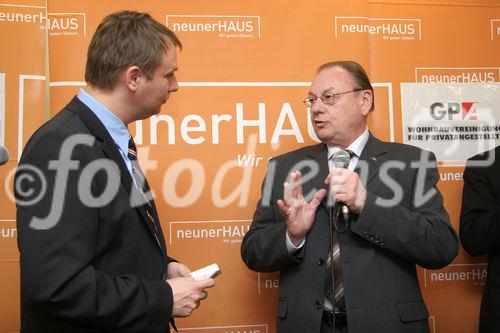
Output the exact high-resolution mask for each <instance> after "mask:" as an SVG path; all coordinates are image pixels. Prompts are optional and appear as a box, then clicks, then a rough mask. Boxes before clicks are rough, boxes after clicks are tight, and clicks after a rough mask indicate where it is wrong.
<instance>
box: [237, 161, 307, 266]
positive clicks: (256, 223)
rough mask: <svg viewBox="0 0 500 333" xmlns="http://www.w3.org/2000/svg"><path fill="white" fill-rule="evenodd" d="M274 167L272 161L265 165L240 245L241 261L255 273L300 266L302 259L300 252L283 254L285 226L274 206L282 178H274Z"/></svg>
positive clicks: (284, 248) (285, 252) (279, 195)
mask: <svg viewBox="0 0 500 333" xmlns="http://www.w3.org/2000/svg"><path fill="white" fill-rule="evenodd" d="M276 163H277V162H276V160H271V161H270V162H269V168H268V170H267V174H266V177H265V179H264V182H263V183H262V188H261V198H260V200H259V202H258V203H257V209H256V210H255V213H254V216H253V220H252V225H251V226H250V230H249V231H248V232H247V233H246V234H245V237H244V238H243V242H242V244H241V257H242V259H243V261H244V262H245V264H246V265H247V267H248V268H250V269H252V270H254V271H258V272H277V271H281V270H284V269H286V268H287V267H290V266H293V265H298V264H300V263H301V260H302V258H303V251H304V249H303V248H302V249H300V250H298V252H297V253H295V254H293V255H290V254H289V253H288V250H287V246H286V224H285V222H284V220H283V218H282V216H281V214H280V213H279V211H278V208H277V205H276V201H277V200H278V199H280V198H281V197H282V196H281V194H282V193H283V189H282V188H281V187H282V186H283V182H284V180H285V178H284V177H281V178H282V179H281V180H280V177H275V174H276V169H277V168H276ZM280 186H281V187H280Z"/></svg>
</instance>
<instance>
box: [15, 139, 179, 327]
mask: <svg viewBox="0 0 500 333" xmlns="http://www.w3.org/2000/svg"><path fill="white" fill-rule="evenodd" d="M64 139H65V137H63V135H61V134H57V133H53V132H52V133H50V134H47V135H44V136H43V137H41V138H39V140H38V141H37V142H35V143H34V144H32V145H31V146H30V147H29V148H28V149H29V151H25V156H23V159H22V160H21V163H20V168H19V169H18V172H17V174H16V181H21V180H23V179H24V180H23V181H22V182H20V184H21V185H22V184H24V185H29V188H30V191H35V192H37V191H40V190H41V189H42V187H43V186H42V185H43V184H42V183H41V182H34V181H29V179H30V178H26V176H27V175H28V173H29V171H27V169H25V167H26V166H27V165H31V166H33V167H35V168H36V169H38V170H40V172H41V174H43V177H44V179H45V182H46V191H45V192H46V193H45V195H44V196H42V198H41V200H39V201H38V202H34V203H32V204H29V205H24V204H22V202H21V201H23V200H26V199H27V197H26V195H27V194H29V192H26V191H24V190H23V189H22V188H16V199H17V206H18V210H17V225H18V244H19V249H20V255H21V256H20V262H21V285H22V293H23V295H22V298H23V302H25V303H26V304H27V305H28V306H30V307H33V308H36V309H38V310H39V311H42V312H45V313H47V314H48V315H50V316H53V317H55V318H58V320H63V321H66V322H68V323H70V324H73V325H77V326H83V327H89V328H98V329H99V330H105V331H120V332H166V331H167V330H168V322H169V320H170V316H171V313H172V304H173V297H172V290H171V288H170V286H169V285H168V284H167V283H165V282H163V281H161V279H158V280H152V279H146V278H143V277H141V276H140V275H134V274H125V275H113V274H112V272H105V271H102V270H99V269H96V267H95V266H94V263H93V258H95V255H96V253H97V252H98V251H103V249H97V247H96V243H97V239H98V237H100V233H99V223H102V221H100V216H99V214H100V212H99V209H98V208H92V207H88V206H86V205H85V204H83V203H82V200H80V199H79V194H78V187H79V184H78V180H79V178H80V176H81V170H82V169H83V168H84V167H85V166H86V165H88V164H89V163H90V158H89V154H90V153H91V152H90V147H85V146H83V145H78V146H76V147H75V149H74V150H73V153H72V156H71V158H72V160H73V161H77V163H78V164H79V165H78V169H75V170H70V171H69V174H68V177H67V179H64V185H65V191H64V192H62V193H57V191H56V189H57V186H58V184H57V178H58V177H62V176H61V175H58V174H57V172H56V171H55V170H52V169H51V168H50V167H49V161H50V160H58V159H59V150H60V149H59V148H60V147H61V143H62V142H63V141H64ZM16 184H17V183H16ZM57 207H62V211H61V212H60V214H56V215H54V217H53V218H54V220H52V221H49V222H50V223H52V222H54V223H53V224H54V225H53V226H52V227H50V228H48V229H38V230H37V229H34V228H33V227H32V226H30V223H31V222H32V218H33V217H35V216H36V217H40V218H45V217H47V216H51V215H49V214H50V213H51V212H52V210H54V209H56V210H57ZM57 215H59V216H60V217H58V216H57Z"/></svg>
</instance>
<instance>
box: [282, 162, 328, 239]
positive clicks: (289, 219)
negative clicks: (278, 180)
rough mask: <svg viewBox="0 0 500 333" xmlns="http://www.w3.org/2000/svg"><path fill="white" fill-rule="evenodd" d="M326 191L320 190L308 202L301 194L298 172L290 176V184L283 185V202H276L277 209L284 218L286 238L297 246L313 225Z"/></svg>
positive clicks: (300, 177)
mask: <svg viewBox="0 0 500 333" xmlns="http://www.w3.org/2000/svg"><path fill="white" fill-rule="evenodd" d="M325 195H326V190H324V189H321V190H319V191H318V192H316V194H315V195H314V197H313V198H312V200H311V201H310V202H307V201H306V200H305V199H304V196H303V194H302V175H301V173H300V171H295V172H292V173H291V174H290V182H285V183H283V200H281V199H280V200H278V201H277V204H278V208H279V210H280V213H281V215H283V217H284V218H285V223H286V230H287V233H288V237H290V240H291V241H292V243H293V245H295V246H298V245H299V244H300V242H302V240H303V239H304V237H305V236H306V234H307V233H308V232H309V230H311V228H312V226H313V224H314V216H315V215H316V209H317V208H318V206H319V204H320V203H321V200H323V198H324V197H325Z"/></svg>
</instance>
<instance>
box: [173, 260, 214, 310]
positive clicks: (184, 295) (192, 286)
mask: <svg viewBox="0 0 500 333" xmlns="http://www.w3.org/2000/svg"><path fill="white" fill-rule="evenodd" d="M169 266H170V265H169ZM167 283H168V284H170V287H171V288H172V293H173V296H174V306H173V310H172V316H173V317H187V316H189V315H190V314H191V313H192V312H193V310H194V309H196V308H197V307H199V306H200V302H201V301H202V300H204V299H205V298H207V292H206V291H205V290H204V289H205V288H211V287H213V286H214V285H215V280H214V279H206V280H201V281H195V280H194V279H193V278H192V277H176V278H173V279H168V280H167Z"/></svg>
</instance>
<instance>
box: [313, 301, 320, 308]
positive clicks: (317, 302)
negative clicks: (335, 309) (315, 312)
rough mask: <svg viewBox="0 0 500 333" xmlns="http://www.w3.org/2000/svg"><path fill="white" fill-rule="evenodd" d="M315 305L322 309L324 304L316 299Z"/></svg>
mask: <svg viewBox="0 0 500 333" xmlns="http://www.w3.org/2000/svg"><path fill="white" fill-rule="evenodd" d="M314 307H315V308H316V309H321V308H322V305H321V303H320V302H319V301H316V302H314Z"/></svg>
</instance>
